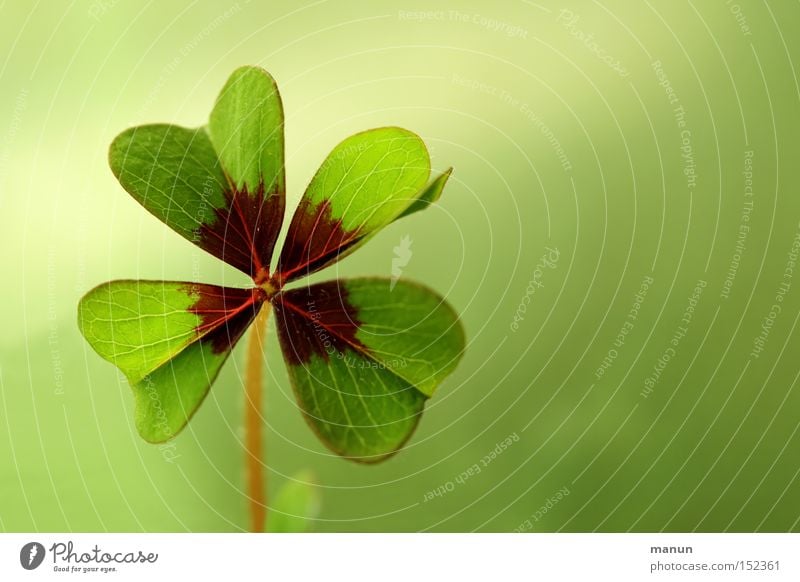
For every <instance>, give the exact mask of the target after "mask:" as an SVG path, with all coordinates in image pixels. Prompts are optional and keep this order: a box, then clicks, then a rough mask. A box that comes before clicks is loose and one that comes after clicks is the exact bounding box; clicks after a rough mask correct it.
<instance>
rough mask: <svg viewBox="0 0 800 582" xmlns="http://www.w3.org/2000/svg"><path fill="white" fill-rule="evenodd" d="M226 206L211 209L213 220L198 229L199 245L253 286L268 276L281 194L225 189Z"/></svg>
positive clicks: (260, 187)
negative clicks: (249, 280)
mask: <svg viewBox="0 0 800 582" xmlns="http://www.w3.org/2000/svg"><path fill="white" fill-rule="evenodd" d="M225 202H226V205H225V206H224V207H222V208H214V209H213V212H214V215H215V216H214V220H213V221H211V222H207V223H205V224H203V225H202V226H201V227H200V231H199V236H200V246H202V247H203V248H204V249H205V250H207V251H208V252H210V253H211V254H213V255H214V256H215V257H217V258H220V259H222V260H223V261H225V262H226V263H228V264H229V265H232V266H234V267H236V268H237V269H239V270H240V271H242V272H244V273H247V274H248V275H250V277H252V278H253V280H254V281H255V282H256V283H257V284H261V283H263V282H264V281H266V280H267V278H268V277H269V263H270V260H272V251H273V249H274V248H275V241H276V240H277V238H278V233H279V232H280V230H281V225H282V224H283V212H284V207H285V204H286V197H285V195H284V192H283V191H280V190H278V189H277V187H276V188H275V189H273V190H272V191H271V192H266V193H265V192H264V184H263V183H260V184H259V185H258V188H256V191H255V192H253V193H250V192H248V190H247V188H246V187H245V188H243V189H242V190H226V191H225Z"/></svg>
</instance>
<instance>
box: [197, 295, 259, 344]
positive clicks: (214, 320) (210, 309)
mask: <svg viewBox="0 0 800 582" xmlns="http://www.w3.org/2000/svg"><path fill="white" fill-rule="evenodd" d="M185 290H186V291H187V292H188V293H190V294H191V295H194V296H196V297H197V300H196V301H195V302H194V304H192V306H191V307H190V308H189V311H190V312H192V313H194V314H196V315H198V316H199V317H200V324H199V325H198V326H197V327H196V328H195V329H196V331H197V333H199V334H203V337H202V339H201V340H200V341H201V342H205V343H210V344H211V348H212V350H213V351H214V353H215V354H219V353H223V352H226V351H228V350H230V349H231V348H232V347H233V345H234V344H235V343H236V342H237V341H238V340H239V338H240V337H242V334H243V333H244V332H245V330H246V329H247V327H248V326H249V325H250V322H252V321H253V319H254V318H255V316H256V314H257V313H258V310H259V309H261V306H262V305H263V304H264V301H266V299H267V294H266V293H265V292H264V291H263V290H262V289H261V288H259V287H255V288H253V289H237V288H233V287H218V286H216V285H205V284H202V283H192V284H187V285H186V289H185Z"/></svg>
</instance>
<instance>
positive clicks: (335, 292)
mask: <svg viewBox="0 0 800 582" xmlns="http://www.w3.org/2000/svg"><path fill="white" fill-rule="evenodd" d="M273 303H274V305H275V314H276V321H277V326H278V332H279V337H280V341H281V348H282V350H283V354H284V358H285V360H286V361H287V364H288V367H289V377H290V379H291V381H292V385H293V387H294V390H295V393H296V396H297V398H298V401H299V402H300V406H301V408H302V409H303V411H304V413H305V416H306V419H307V420H308V422H309V424H310V425H311V427H312V428H313V429H314V430H315V431H316V433H317V434H318V436H319V437H320V439H321V440H322V441H323V442H324V443H325V444H326V445H327V446H328V447H329V448H330V449H331V450H333V451H334V452H336V453H338V454H340V455H343V456H345V457H347V458H350V459H352V460H357V461H362V462H376V461H380V460H383V459H385V458H386V457H388V456H390V455H391V454H392V453H394V452H395V451H397V450H398V449H399V448H400V447H402V446H403V444H404V443H405V442H406V441H407V440H408V438H409V437H410V436H411V434H412V433H413V431H414V429H415V427H416V425H417V423H418V421H419V417H420V414H421V412H422V409H423V407H424V405H425V401H426V400H427V399H428V398H429V397H430V396H432V395H433V393H434V391H435V390H436V388H437V386H438V385H439V384H440V383H441V382H442V380H443V379H444V378H445V377H446V376H447V375H448V374H450V373H451V372H452V371H453V370H454V369H455V367H456V364H457V363H458V361H459V359H460V357H461V354H462V352H463V350H464V333H463V330H462V328H461V324H460V323H459V321H458V317H457V315H456V313H455V312H454V311H453V310H452V308H451V307H450V306H449V305H447V303H446V302H445V301H444V300H443V299H442V298H441V297H439V296H438V295H437V294H436V293H434V292H433V291H431V290H429V289H427V288H425V287H422V286H420V285H418V284H416V283H410V282H408V281H403V280H400V281H397V282H396V284H395V286H394V288H392V287H391V281H390V280H389V279H379V278H363V279H352V280H344V281H330V282H326V283H319V284H315V285H311V286H310V287H302V288H299V289H292V290H289V291H284V292H282V293H280V294H279V295H277V296H276V297H275V298H274V300H273Z"/></svg>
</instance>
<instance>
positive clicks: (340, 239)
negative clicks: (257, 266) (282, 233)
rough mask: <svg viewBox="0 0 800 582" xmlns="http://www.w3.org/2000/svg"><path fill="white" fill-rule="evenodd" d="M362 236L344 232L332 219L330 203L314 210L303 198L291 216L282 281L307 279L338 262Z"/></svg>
mask: <svg viewBox="0 0 800 582" xmlns="http://www.w3.org/2000/svg"><path fill="white" fill-rule="evenodd" d="M359 233H360V230H359V229H356V230H353V231H347V230H344V228H342V221H341V219H338V220H334V219H333V217H332V216H331V204H330V201H329V200H325V201H324V202H322V203H320V204H318V205H317V206H315V207H312V206H311V202H309V201H308V200H305V199H304V200H303V201H302V202H300V206H298V207H297V210H296V211H295V213H294V216H293V217H292V223H291V225H289V233H288V234H287V236H286V241H285V242H284V243H283V249H282V250H281V256H280V260H279V261H278V268H277V271H278V276H279V277H280V280H281V282H283V283H285V282H288V281H292V280H294V279H298V278H300V277H304V276H306V275H309V274H311V273H313V272H314V271H318V270H319V269H321V268H323V267H326V266H328V265H330V264H331V263H333V262H335V261H336V260H337V259H338V258H339V256H340V255H341V254H343V253H344V252H345V251H347V249H349V248H350V247H351V246H353V245H354V244H355V243H357V242H358V240H359Z"/></svg>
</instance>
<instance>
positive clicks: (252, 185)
mask: <svg viewBox="0 0 800 582" xmlns="http://www.w3.org/2000/svg"><path fill="white" fill-rule="evenodd" d="M283 124H284V120H283V108H282V104H281V99H280V95H279V93H278V89H277V86H276V84H275V81H274V80H273V79H272V77H271V76H270V75H269V74H268V73H267V72H266V71H264V70H263V69H261V68H258V67H249V66H248V67H242V68H239V69H237V70H236V71H234V73H233V74H232V75H231V77H230V78H229V80H228V81H227V83H226V84H225V86H224V88H223V89H222V92H221V93H220V95H219V97H218V98H217V100H216V103H215V105H214V108H213V110H212V112H211V116H210V120H209V124H208V126H207V127H201V128H198V129H187V128H183V127H178V126H175V125H165V124H156V125H143V126H139V127H134V128H131V129H128V130H126V131H124V132H122V133H121V134H120V135H119V136H117V138H116V139H114V141H113V142H112V144H111V148H110V152H109V163H110V166H111V169H112V171H113V173H114V174H115V176H116V177H117V178H118V180H119V182H120V184H121V185H122V186H123V188H125V190H127V191H128V193H130V194H131V196H133V197H134V198H135V199H136V200H137V201H138V202H139V203H140V204H142V206H144V207H145V208H146V209H147V210H148V211H149V212H150V213H151V214H153V215H154V216H156V217H157V218H158V219H159V220H161V221H162V222H164V223H165V224H166V225H167V226H169V227H170V228H172V229H173V230H174V231H175V232H177V233H178V234H180V235H181V236H183V237H185V238H186V239H188V240H190V241H192V242H193V243H194V244H196V245H197V246H199V247H200V248H202V249H204V250H205V251H207V252H209V253H211V254H212V255H214V256H215V257H217V258H219V259H221V260H222V261H225V262H226V263H228V264H229V265H231V266H233V267H235V268H237V269H239V270H240V271H242V272H244V273H246V274H247V275H249V276H250V277H251V278H252V280H253V286H252V287H251V288H248V289H239V288H231V287H219V286H215V285H207V284H203V283H197V282H185V283H184V282H165V281H136V280H124V281H111V282H108V283H104V284H102V285H100V286H98V287H96V288H94V289H93V290H91V291H89V292H88V293H87V294H86V295H85V296H84V297H83V298H82V299H81V301H80V303H79V306H78V325H79V327H80V330H81V332H82V333H83V335H84V337H85V338H86V340H87V341H88V342H89V344H90V345H91V346H92V347H93V348H94V350H95V351H96V352H97V353H98V354H99V355H100V356H101V357H103V358H104V359H106V360H108V361H109V362H112V363H113V364H115V365H116V366H117V367H118V368H119V369H120V370H121V371H122V372H123V373H124V374H125V376H126V377H127V378H128V380H129V382H130V384H131V387H132V388H133V392H134V397H135V401H136V413H135V415H136V418H135V423H136V427H137V429H138V431H139V434H140V435H141V436H142V438H144V439H145V440H147V441H149V442H153V443H159V442H163V441H165V440H168V439H170V438H172V437H174V436H175V435H177V434H178V433H179V432H180V431H181V430H182V429H183V427H184V426H185V425H186V423H187V422H188V421H189V419H190V418H191V416H192V415H193V414H194V412H195V411H196V410H197V408H198V407H199V406H200V404H201V402H202V401H203V398H204V397H205V395H206V394H207V393H208V390H209V388H210V386H211V384H212V383H213V381H214V379H215V378H216V376H217V374H218V373H219V370H220V368H221V367H222V365H223V363H224V362H225V360H226V358H227V357H228V355H229V354H230V352H231V350H232V349H233V347H234V345H235V344H236V343H237V341H238V340H239V339H240V338H241V337H242V335H243V334H244V332H245V331H246V330H247V329H248V328H249V327H251V326H252V327H253V328H254V329H253V333H252V334H251V338H252V339H251V342H253V343H251V346H252V348H251V350H250V351H249V354H250V359H251V361H249V362H248V370H250V373H249V374H248V378H247V381H246V383H247V384H248V386H247V398H248V402H249V404H250V405H251V406H252V407H254V408H255V413H253V414H250V416H249V417H248V422H247V426H246V428H247V429H248V430H250V431H252V434H250V435H249V438H248V439H246V440H247V441H248V443H249V445H248V454H249V455H250V456H251V457H253V459H250V461H249V464H250V465H251V466H255V465H260V460H258V457H260V450H261V449H260V445H259V441H260V431H259V427H258V426H256V425H257V424H258V419H259V418H260V416H259V413H258V407H259V406H260V392H261V386H260V376H261V370H260V359H261V358H260V356H261V353H262V350H263V347H262V345H261V341H262V331H261V328H263V325H264V323H265V321H266V317H267V313H268V312H269V310H270V309H271V308H274V310H275V315H276V327H277V330H278V337H279V340H280V345H281V350H282V353H283V356H284V359H285V361H286V365H287V367H288V371H289V377H290V380H291V383H292V386H293V389H294V391H295V394H296V397H297V401H298V403H299V405H300V408H301V409H302V411H303V414H304V416H305V418H306V420H307V421H308V423H309V424H310V426H311V427H312V429H313V430H314V431H315V432H316V434H317V436H318V437H319V438H320V440H321V441H322V442H323V443H324V444H325V445H326V446H327V447H328V448H330V449H331V450H332V451H334V452H336V453H337V454H339V455H342V456H343V457H345V458H348V459H351V460H354V461H361V462H377V461H381V460H383V459H386V458H387V457H389V456H390V455H392V454H393V453H395V452H396V451H397V450H398V449H400V448H401V447H402V446H403V444H404V443H405V442H406V441H407V440H408V438H409V437H410V436H411V434H412V433H413V431H414V429H415V427H416V425H417V423H418V421H419V418H420V415H421V413H422V410H423V408H424V405H425V402H426V401H427V400H428V399H429V398H430V397H432V396H433V394H434V392H435V390H436V387H437V386H438V385H439V384H440V383H441V382H442V380H443V379H444V378H445V377H446V376H447V375H448V374H450V373H451V372H452V371H453V369H454V368H455V366H456V364H457V363H458V361H459V359H460V357H461V354H462V352H463V349H464V334H463V331H462V328H461V324H460V322H459V319H458V316H457V314H456V313H455V312H454V311H453V309H452V308H451V307H450V306H449V305H448V304H447V303H446V302H445V301H444V299H443V298H442V297H440V296H439V295H438V294H436V293H435V292H433V291H431V290H430V289H428V288H426V287H424V286H421V285H419V284H416V283H412V282H408V281H404V280H402V279H401V280H399V281H396V282H394V284H392V281H390V279H388V278H387V279H382V278H356V279H340V280H332V281H328V282H323V283H317V284H313V285H304V286H303V285H300V286H295V287H293V288H290V287H287V285H291V284H292V283H293V282H295V281H297V280H299V279H301V278H302V277H305V276H307V275H309V274H311V273H314V272H316V271H319V270H320V269H323V268H325V267H327V266H329V265H331V264H333V263H335V262H336V261H338V260H340V259H342V258H343V257H345V256H347V255H349V254H350V253H352V252H353V251H354V250H356V249H357V248H358V247H360V246H361V245H362V244H364V243H365V242H366V241H367V240H369V239H370V238H371V237H372V236H374V235H375V234H376V233H377V232H378V231H380V230H381V229H382V228H383V227H385V226H387V225H389V224H391V223H392V222H393V221H395V220H397V219H399V218H401V217H404V216H407V215H408V214H411V213H413V212H416V211H419V210H422V209H424V208H426V207H427V206H428V205H430V204H432V203H434V202H435V201H436V200H437V199H438V198H439V196H440V195H441V193H442V189H443V188H444V186H445V183H446V182H447V179H448V178H449V176H450V172H451V170H448V171H446V172H444V173H443V174H441V175H439V176H437V177H436V178H435V179H433V180H430V181H429V178H430V173H431V168H430V159H429V156H428V152H427V149H426V147H425V144H424V143H423V141H422V140H421V139H420V138H419V137H418V136H417V135H415V134H414V133H412V132H410V131H408V130H405V129H402V128H398V127H383V128H378V129H372V130H368V131H364V132H361V133H358V134H356V135H353V136H351V137H349V138H347V139H345V140H344V141H343V142H341V143H340V144H339V145H338V146H336V147H335V148H334V149H333V151H332V152H331V153H330V155H329V156H328V157H327V159H326V160H325V161H324V162H323V163H322V166H321V167H320V169H319V170H318V171H317V173H316V174H315V175H314V177H313V178H312V180H311V182H310V184H309V186H308V188H307V189H306V191H305V194H304V196H303V197H302V199H301V201H300V204H299V206H298V208H297V209H296V211H295V213H294V216H293V217H292V220H291V222H290V224H289V229H288V233H287V235H286V239H285V242H284V244H283V247H282V248H281V249H279V250H278V251H277V252H275V251H276V249H275V245H276V241H277V238H278V233H279V232H280V229H281V225H282V223H283V219H284V211H285V200H286V182H285V173H284V146H283V140H284V137H283V135H284V134H283V129H284V128H283ZM273 254H275V255H277V256H276V258H275V260H274V261H273ZM273 262H274V265H275V266H274V269H273V268H271V267H272V265H273ZM254 322H255V323H254ZM254 459H255V461H257V462H255V461H254ZM251 469H252V470H251V473H250V477H251V481H250V483H251V495H252V496H253V499H254V500H255V501H254V503H253V505H255V506H264V505H265V504H264V503H263V502H262V501H261V499H262V498H261V493H259V492H258V491H257V489H259V488H262V482H261V479H260V476H259V475H260V469H258V468H252V467H251ZM254 514H255V517H254V520H253V521H254V524H253V525H254V528H256V529H260V524H259V523H258V522H260V521H262V518H261V516H260V515H259V510H258V509H254Z"/></svg>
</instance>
